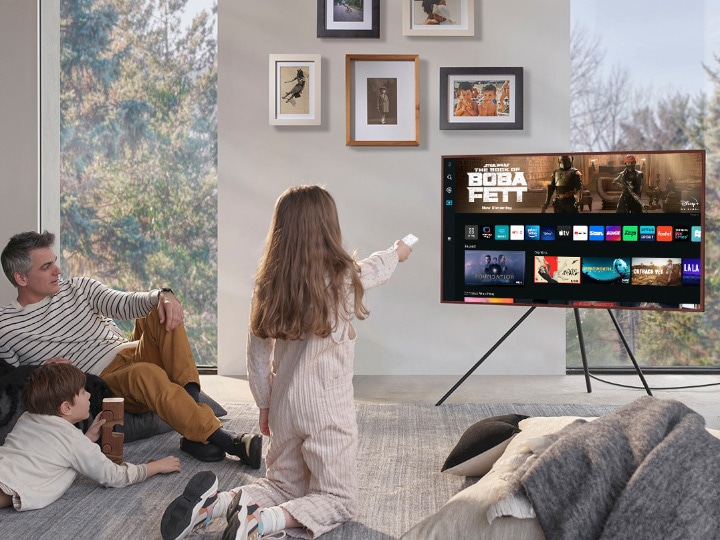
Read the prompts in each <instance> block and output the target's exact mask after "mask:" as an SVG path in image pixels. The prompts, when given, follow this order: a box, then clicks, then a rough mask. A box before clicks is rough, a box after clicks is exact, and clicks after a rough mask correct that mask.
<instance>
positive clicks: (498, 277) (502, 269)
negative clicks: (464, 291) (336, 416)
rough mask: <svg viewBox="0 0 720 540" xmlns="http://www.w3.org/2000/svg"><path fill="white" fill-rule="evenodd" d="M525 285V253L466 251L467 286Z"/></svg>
mask: <svg viewBox="0 0 720 540" xmlns="http://www.w3.org/2000/svg"><path fill="white" fill-rule="evenodd" d="M524 284H525V252H524V251H489V250H488V251H486V250H466V251H465V285H514V286H519V285H524Z"/></svg>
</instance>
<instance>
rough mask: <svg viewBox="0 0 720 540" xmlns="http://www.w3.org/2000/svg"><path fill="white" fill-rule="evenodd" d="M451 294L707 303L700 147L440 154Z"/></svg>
mask: <svg viewBox="0 0 720 540" xmlns="http://www.w3.org/2000/svg"><path fill="white" fill-rule="evenodd" d="M442 189H443V192H442V195H443V197H442V200H443V206H442V212H443V216H442V231H443V240H442V292H441V297H442V298H441V299H442V301H443V302H449V303H481V304H515V305H528V306H533V305H541V306H557V307H566V308H567V307H600V308H627V309H662V310H682V311H703V309H704V301H703V300H704V295H703V282H704V279H703V277H704V268H703V260H704V258H703V255H704V242H703V229H704V211H705V208H704V189H705V152H704V151H703V150H686V151H672V152H671V151H662V152H656V151H653V152H650V151H643V152H638V151H633V152H613V153H609V152H607V153H574V154H505V155H471V156H443V157H442Z"/></svg>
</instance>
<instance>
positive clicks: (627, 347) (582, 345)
mask: <svg viewBox="0 0 720 540" xmlns="http://www.w3.org/2000/svg"><path fill="white" fill-rule="evenodd" d="M536 307H537V306H532V307H531V308H530V309H528V310H527V311H526V312H525V313H524V314H523V316H522V317H520V318H519V319H518V320H517V321H516V322H515V324H513V325H512V327H511V328H510V330H508V331H507V332H505V334H504V335H503V336H502V337H501V338H500V339H499V340H497V341H496V342H495V344H494V345H493V346H492V347H490V349H488V351H487V352H486V353H485V355H483V357H482V358H481V359H480V360H478V361H477V362H476V363H475V365H474V366H473V367H471V368H470V369H469V370H468V371H467V373H465V375H463V376H462V377H461V378H460V380H458V382H457V383H455V385H454V386H453V387H452V388H451V389H450V390H448V392H447V393H446V394H445V395H444V396H443V397H442V398H440V401H438V402H437V403H436V404H435V406H438V405H442V404H443V403H444V402H445V400H446V399H447V398H448V397H450V395H451V394H452V393H453V392H454V391H455V390H457V388H458V387H459V386H460V385H461V384H462V383H464V382H465V380H466V379H467V378H468V377H469V376H470V375H472V374H473V372H474V371H475V370H476V369H477V368H478V367H479V366H480V364H482V363H483V362H484V361H485V360H486V359H487V358H488V357H489V356H490V355H491V354H492V353H493V352H494V351H495V349H497V348H498V347H499V346H500V344H501V343H502V342H503V341H505V340H506V339H507V338H508V337H509V336H510V334H512V333H513V332H514V331H515V330H516V329H517V327H518V326H520V325H521V324H522V323H523V321H524V320H525V319H527V318H528V317H529V316H530V314H531V313H532V312H533V311H534V310H535V308H536ZM573 312H574V314H575V325H576V326H577V332H578V341H579V342H580V356H581V357H582V364H583V373H584V374H585V386H586V388H587V391H588V394H589V393H591V392H592V386H591V385H590V372H589V371H588V363H587V354H586V353H585V339H584V337H583V333H582V324H581V323H580V311H579V309H578V308H573ZM607 312H608V314H609V315H610V318H611V319H612V322H613V324H614V325H615V330H617V333H618V335H619V336H620V339H621V340H622V342H623V345H624V346H625V350H626V351H627V353H628V356H629V357H630V360H631V361H632V364H633V366H634V367H635V372H636V373H637V374H638V377H640V381H641V382H642V384H643V387H645V391H646V392H647V394H648V396H652V391H651V390H650V387H649V386H648V384H647V381H646V380H645V376H644V375H643V372H642V370H641V369H640V366H639V365H638V363H637V360H635V355H634V354H633V352H632V350H631V349H630V345H629V344H628V342H627V339H626V338H625V334H624V333H623V331H622V328H620V324H619V323H618V321H617V318H616V317H615V314H613V312H612V311H611V310H609V309H608V310H607Z"/></svg>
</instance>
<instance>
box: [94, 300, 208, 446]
mask: <svg viewBox="0 0 720 540" xmlns="http://www.w3.org/2000/svg"><path fill="white" fill-rule="evenodd" d="M132 340H133V341H138V344H137V347H130V348H127V349H124V350H122V351H121V352H120V353H119V354H118V355H117V356H116V357H115V359H114V360H113V361H112V362H110V364H108V366H107V367H106V368H105V369H104V370H103V371H102V373H101V374H100V378H101V379H102V380H103V381H105V383H106V384H107V385H108V387H109V388H110V391H111V392H112V393H113V394H114V395H115V396H118V397H123V398H125V411H127V412H130V413H136V414H137V413H142V412H146V411H154V412H155V413H157V415H158V416H159V417H160V418H162V419H163V420H164V421H165V422H167V423H168V424H169V425H170V426H172V428H173V429H174V430H175V431H177V432H178V433H180V434H181V435H183V436H184V437H185V438H187V439H190V440H192V441H199V442H206V441H207V438H208V437H209V436H210V434H211V433H213V432H214V431H215V430H216V429H218V428H219V427H220V426H221V425H222V424H221V423H220V420H218V419H217V418H216V416H215V413H213V411H212V409H211V408H210V407H209V406H208V405H206V404H204V403H197V402H195V400H194V399H193V398H192V396H190V394H188V393H187V391H186V390H185V389H184V388H183V386H185V385H186V384H187V383H191V382H193V383H197V384H198V385H200V377H199V376H198V371H197V367H195V359H194V358H193V355H192V350H191V349H190V342H189V341H188V337H187V333H186V331H185V326H184V325H182V324H181V325H180V326H178V327H177V328H175V330H173V331H172V332H168V331H167V330H166V329H165V326H164V325H162V324H160V318H159V315H158V312H157V308H154V309H153V310H152V311H151V312H150V313H148V315H147V317H145V318H143V319H138V320H137V321H135V329H134V330H133V335H132Z"/></svg>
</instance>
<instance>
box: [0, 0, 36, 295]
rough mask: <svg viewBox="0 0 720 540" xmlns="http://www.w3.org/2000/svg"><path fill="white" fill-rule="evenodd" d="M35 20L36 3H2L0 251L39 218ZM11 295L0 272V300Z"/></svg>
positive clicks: (9, 0) (12, 0) (19, 0)
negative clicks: (13, 237)
mask: <svg viewBox="0 0 720 540" xmlns="http://www.w3.org/2000/svg"><path fill="white" fill-rule="evenodd" d="M36 21H37V6H36V3H35V2H33V1H28V0H2V2H0V186H2V191H3V196H2V197H0V249H2V247H4V246H5V244H6V243H7V241H8V239H9V238H10V237H11V236H12V235H13V234H15V233H17V232H20V231H27V230H33V229H37V228H38V226H39V221H40V214H39V197H40V190H39V169H38V156H39V153H38V152H39V149H38V118H39V117H38V75H37V73H38V71H37V68H38V60H37V58H38V47H37V31H36V27H37V22H36ZM13 298H15V289H14V288H13V287H12V286H11V285H10V282H9V281H8V280H7V279H6V278H5V275H4V274H3V275H1V276H0V303H1V304H6V303H7V302H8V301H9V300H11V299H13Z"/></svg>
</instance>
